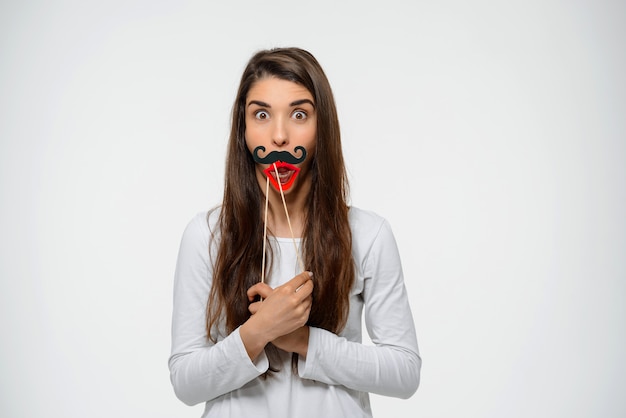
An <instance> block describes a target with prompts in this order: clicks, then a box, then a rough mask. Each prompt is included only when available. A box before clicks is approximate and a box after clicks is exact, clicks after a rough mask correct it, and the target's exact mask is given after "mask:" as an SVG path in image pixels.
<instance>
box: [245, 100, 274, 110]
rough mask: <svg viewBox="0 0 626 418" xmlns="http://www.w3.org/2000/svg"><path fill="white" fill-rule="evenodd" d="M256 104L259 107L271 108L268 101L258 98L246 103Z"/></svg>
mask: <svg viewBox="0 0 626 418" xmlns="http://www.w3.org/2000/svg"><path fill="white" fill-rule="evenodd" d="M253 104H255V105H257V106H261V107H267V108H271V107H272V106H270V105H269V104H268V103H265V102H262V101H260V100H250V103H248V106H250V105H253Z"/></svg>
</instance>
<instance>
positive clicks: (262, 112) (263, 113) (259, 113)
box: [254, 110, 270, 120]
mask: <svg viewBox="0 0 626 418" xmlns="http://www.w3.org/2000/svg"><path fill="white" fill-rule="evenodd" d="M254 117H255V118H257V119H260V120H265V119H267V118H269V117H270V115H268V113H267V112H266V111H265V110H258V111H256V112H255V113H254Z"/></svg>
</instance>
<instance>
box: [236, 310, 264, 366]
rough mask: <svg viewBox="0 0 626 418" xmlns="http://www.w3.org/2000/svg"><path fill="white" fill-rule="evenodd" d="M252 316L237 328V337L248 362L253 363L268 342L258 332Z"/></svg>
mask: <svg viewBox="0 0 626 418" xmlns="http://www.w3.org/2000/svg"><path fill="white" fill-rule="evenodd" d="M253 318H254V316H252V317H250V318H249V319H248V320H247V321H246V322H244V324H243V325H241V327H239V336H240V337H241V341H242V342H243V346H244V347H245V349H246V352H247V353H248V357H250V360H252V361H254V360H255V359H256V358H257V357H258V356H259V354H261V352H262V351H263V349H264V348H265V346H266V345H267V343H268V342H269V341H267V340H266V338H265V336H264V334H263V333H260V332H258V331H257V330H258V327H257V326H255V324H254V323H253V322H254V319H253Z"/></svg>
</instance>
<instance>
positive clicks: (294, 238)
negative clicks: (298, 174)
mask: <svg viewBox="0 0 626 418" xmlns="http://www.w3.org/2000/svg"><path fill="white" fill-rule="evenodd" d="M274 171H275V172H276V180H277V181H276V182H277V183H278V188H279V189H280V197H281V198H282V199H283V207H284V208H285V215H287V224H288V225H289V231H290V232H291V240H292V241H293V248H295V250H296V257H297V258H298V263H299V264H300V272H301V273H302V272H303V271H304V263H302V259H301V258H300V251H298V246H297V245H296V237H295V236H294V234H293V228H291V220H290V219H289V211H288V210H287V203H286V202H285V193H283V185H282V184H281V182H280V177H279V174H278V167H276V163H274ZM268 180H269V177H268Z"/></svg>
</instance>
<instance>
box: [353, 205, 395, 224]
mask: <svg viewBox="0 0 626 418" xmlns="http://www.w3.org/2000/svg"><path fill="white" fill-rule="evenodd" d="M348 220H349V221H350V226H351V227H352V228H353V229H354V228H355V227H357V228H358V229H360V228H364V227H365V228H368V227H375V226H376V225H378V226H380V225H382V224H384V223H385V222H387V220H386V219H385V218H384V217H382V216H381V215H379V214H378V213H376V212H373V211H371V210H366V209H361V208H358V207H355V206H350V209H349V211H348Z"/></svg>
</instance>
